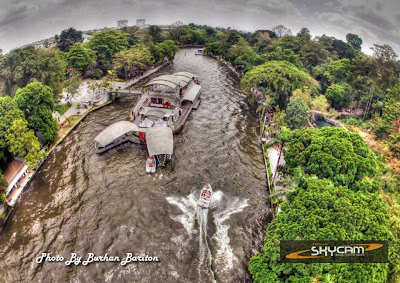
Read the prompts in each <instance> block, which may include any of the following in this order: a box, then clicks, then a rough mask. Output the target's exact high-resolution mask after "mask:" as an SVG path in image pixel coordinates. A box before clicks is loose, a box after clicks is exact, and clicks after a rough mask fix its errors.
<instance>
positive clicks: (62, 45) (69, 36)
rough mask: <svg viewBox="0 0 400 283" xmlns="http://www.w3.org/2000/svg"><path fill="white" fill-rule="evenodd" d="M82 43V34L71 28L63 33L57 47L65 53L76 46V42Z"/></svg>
mask: <svg viewBox="0 0 400 283" xmlns="http://www.w3.org/2000/svg"><path fill="white" fill-rule="evenodd" d="M82 41H83V37H82V32H81V31H78V30H76V29H74V28H69V29H66V30H63V31H62V32H61V34H60V37H59V39H58V43H57V47H58V48H59V49H60V50H61V51H63V52H68V51H69V49H70V47H71V46H72V45H74V44H75V43H76V42H82Z"/></svg>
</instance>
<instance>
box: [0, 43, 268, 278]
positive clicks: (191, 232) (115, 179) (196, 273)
mask: <svg viewBox="0 0 400 283" xmlns="http://www.w3.org/2000/svg"><path fill="white" fill-rule="evenodd" d="M177 71H188V72H192V73H195V74H197V75H198V76H199V78H200V81H201V85H202V95H201V99H202V103H201V104H200V107H199V108H198V109H197V110H195V111H193V112H192V113H191V115H190V117H189V119H188V120H187V122H186V124H185V126H184V128H183V130H182V131H181V132H180V133H179V134H178V135H176V136H174V142H175V150H174V155H173V160H172V162H170V163H169V164H168V165H167V167H166V168H164V169H161V170H158V172H157V173H156V174H153V175H148V174H146V173H145V159H146V148H145V147H143V146H140V145H132V144H126V145H123V146H121V147H119V148H116V149H113V150H111V151H109V152H107V153H105V154H103V155H97V154H96V153H95V150H94V137H95V136H96V135H97V134H98V133H100V132H101V131H102V130H103V129H104V128H105V127H107V126H109V125H111V124H112V123H115V122H117V121H120V120H125V119H127V116H128V113H129V110H130V109H131V107H132V105H133V104H134V101H135V98H134V97H131V96H126V97H121V98H120V99H119V100H117V101H115V102H114V103H113V104H111V105H109V106H106V107H104V108H102V109H100V110H98V111H95V112H93V113H91V114H90V115H89V116H88V117H86V119H85V120H84V121H83V122H82V123H81V124H80V125H79V126H78V127H77V128H76V129H75V130H74V131H73V132H72V133H71V134H70V135H69V136H68V137H67V138H66V139H65V140H64V141H63V143H62V144H60V145H59V146H58V147H57V148H56V149H55V150H54V151H53V153H51V155H50V156H49V158H48V159H47V161H46V162H45V164H44V165H43V166H42V167H41V169H40V171H39V172H38V174H36V176H35V177H34V178H33V180H32V182H31V183H30V185H29V187H28V188H27V191H26V192H25V193H24V195H23V196H22V199H21V201H20V203H19V205H18V208H17V209H16V211H15V212H14V213H13V215H12V217H11V219H9V220H10V221H9V222H8V223H7V226H6V228H5V230H4V232H3V233H2V235H0V266H1V269H0V270H1V272H0V273H1V276H0V281H3V282H15V281H25V282H26V281H31V282H51V281H53V282H65V281H69V282H94V281H95V282H104V281H105V282H213V281H216V282H248V281H250V275H249V273H248V271H247V264H248V260H249V258H250V257H251V256H252V255H254V253H256V252H257V251H258V250H260V249H261V248H262V245H263V236H264V232H265V227H266V223H267V222H268V221H269V220H270V217H271V210H270V208H269V207H268V206H267V204H266V203H267V201H266V200H267V196H268V193H267V190H266V185H265V182H266V180H265V170H264V164H263V159H262V152H261V147H260V144H259V142H258V140H257V136H256V132H257V130H258V128H257V125H258V123H257V117H256V115H255V111H254V109H251V108H250V107H249V106H248V104H247V103H246V101H245V96H244V95H243V94H242V93H241V92H240V90H239V83H238V80H237V78H235V75H234V74H233V73H232V72H231V71H230V70H229V69H228V68H227V67H225V66H224V65H222V64H221V63H219V62H218V61H216V60H215V59H212V58H209V57H205V56H195V55H194V49H183V50H180V51H178V52H177V54H176V57H175V60H174V62H173V64H171V65H169V66H168V67H166V68H164V69H162V70H161V71H160V72H158V73H156V74H153V75H152V77H154V76H157V75H160V74H171V73H173V72H177ZM206 183H210V184H211V185H212V187H213V191H214V194H213V199H212V206H211V208H210V209H209V210H205V211H204V210H201V209H200V210H199V209H197V206H196V203H195V202H196V200H197V198H198V196H199V193H200V189H201V188H202V187H203V186H204V185H205V184H206ZM43 252H48V253H51V255H61V256H63V257H64V258H65V259H68V258H69V257H70V253H73V252H74V253H77V254H78V255H81V256H82V257H83V258H86V255H87V254H88V253H90V252H92V253H95V254H96V255H104V254H105V253H107V254H108V256H120V257H121V259H124V258H125V255H126V253H132V254H133V255H149V256H157V257H158V258H159V262H141V263H137V262H136V263H131V264H128V265H126V266H121V265H120V263H118V262H97V263H96V262H94V263H91V264H89V265H86V266H83V265H77V266H75V265H73V266H66V265H65V264H64V262H44V263H41V264H37V263H36V262H35V259H36V258H37V257H38V256H40V255H41V253H43Z"/></svg>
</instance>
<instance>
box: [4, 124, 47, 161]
mask: <svg viewBox="0 0 400 283" xmlns="http://www.w3.org/2000/svg"><path fill="white" fill-rule="evenodd" d="M6 140H7V144H8V148H9V151H10V152H11V153H12V154H13V155H15V156H18V157H20V158H23V159H24V161H25V163H26V164H27V165H28V166H29V167H35V166H36V164H37V163H38V162H39V160H40V158H41V154H40V143H39V141H38V139H37V137H36V136H35V132H34V131H33V130H29V129H28V122H27V121H26V120H25V119H17V120H14V122H13V124H12V126H11V128H10V130H9V133H8V135H7V137H6Z"/></svg>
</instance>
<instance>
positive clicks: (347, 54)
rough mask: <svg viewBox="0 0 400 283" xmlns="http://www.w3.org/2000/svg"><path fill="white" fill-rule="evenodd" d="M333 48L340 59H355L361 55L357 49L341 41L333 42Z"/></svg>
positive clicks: (335, 40)
mask: <svg viewBox="0 0 400 283" xmlns="http://www.w3.org/2000/svg"><path fill="white" fill-rule="evenodd" d="M332 47H333V51H335V52H336V54H337V55H338V56H339V59H343V58H348V59H353V58H355V57H356V56H357V54H358V53H359V52H358V51H357V50H356V49H354V47H353V46H351V45H350V44H348V43H346V42H344V41H342V40H339V39H334V40H333V42H332Z"/></svg>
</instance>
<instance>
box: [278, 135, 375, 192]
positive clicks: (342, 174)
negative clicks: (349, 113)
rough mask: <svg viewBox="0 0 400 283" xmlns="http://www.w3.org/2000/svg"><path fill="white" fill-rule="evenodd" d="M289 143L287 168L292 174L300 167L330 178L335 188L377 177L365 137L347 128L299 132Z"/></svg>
mask: <svg viewBox="0 0 400 283" xmlns="http://www.w3.org/2000/svg"><path fill="white" fill-rule="evenodd" d="M286 144H287V145H288V150H287V151H285V160H286V166H285V169H286V170H288V171H289V172H292V171H293V170H294V169H295V168H297V167H300V168H302V169H303V170H304V172H305V173H306V174H309V175H316V176H317V177H319V178H328V179H330V180H332V181H333V183H334V184H335V185H344V186H350V185H354V184H356V183H357V182H360V181H361V180H362V179H363V178H364V177H365V176H368V177H374V176H375V174H376V163H375V158H374V155H373V153H371V152H370V151H369V149H368V146H367V145H366V144H365V143H364V141H363V139H362V137H361V136H360V135H358V134H355V133H351V132H348V131H346V130H345V129H342V128H337V127H324V128H322V129H320V130H318V129H314V128H307V129H305V130H295V131H293V132H292V135H291V136H290V138H288V140H287V141H286Z"/></svg>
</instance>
